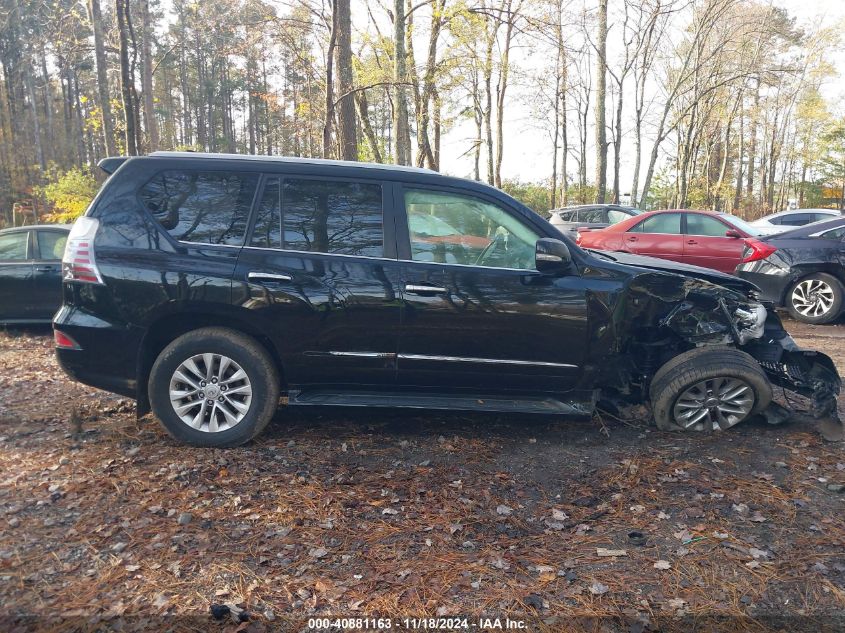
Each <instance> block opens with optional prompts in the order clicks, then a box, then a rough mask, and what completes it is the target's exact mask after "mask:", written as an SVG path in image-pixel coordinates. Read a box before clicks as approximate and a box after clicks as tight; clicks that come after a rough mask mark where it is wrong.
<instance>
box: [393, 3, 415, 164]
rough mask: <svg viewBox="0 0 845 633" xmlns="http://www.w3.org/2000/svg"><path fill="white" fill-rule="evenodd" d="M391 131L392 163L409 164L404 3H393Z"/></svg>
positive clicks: (409, 143) (409, 146) (409, 139)
mask: <svg viewBox="0 0 845 633" xmlns="http://www.w3.org/2000/svg"><path fill="white" fill-rule="evenodd" d="M393 10H394V15H393V50H394V53H393V56H394V59H393V84H394V86H393V89H394V95H393V129H394V130H395V132H394V133H395V135H396V142H395V143H394V146H393V162H394V163H396V164H397V165H410V164H411V130H410V123H409V121H408V92H407V89H406V87H405V83H406V81H407V77H408V73H407V71H406V68H405V63H406V59H405V3H404V2H403V0H394V2H393Z"/></svg>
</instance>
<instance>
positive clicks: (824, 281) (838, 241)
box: [736, 217, 845, 323]
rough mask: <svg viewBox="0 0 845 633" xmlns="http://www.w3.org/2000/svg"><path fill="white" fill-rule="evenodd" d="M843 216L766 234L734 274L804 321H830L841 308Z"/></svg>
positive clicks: (844, 296) (844, 288) (844, 295)
mask: <svg viewBox="0 0 845 633" xmlns="http://www.w3.org/2000/svg"><path fill="white" fill-rule="evenodd" d="M843 239H845V217H837V218H835V219H833V220H827V221H826V222H817V223H815V224H808V225H807V226H803V227H799V228H796V229H793V230H791V231H787V232H785V233H779V234H778V235H772V236H769V237H765V238H763V240H762V243H763V244H764V248H763V249H758V250H756V251H749V252H747V253H745V254H744V255H743V263H741V264H740V265H739V266H738V267H737V269H736V274H737V275H739V276H740V277H742V278H743V279H747V280H748V281H751V282H753V283H755V284H756V285H757V286H758V287H759V288H760V290H761V291H762V293H763V295H762V296H763V298H764V299H766V300H768V301H772V302H774V303H775V305H777V306H781V307H785V308H786V309H787V310H789V313H790V314H791V315H792V317H793V318H795V319H797V320H799V321H803V322H804V323H830V322H831V321H835V320H836V319H837V318H839V316H840V315H841V314H842V312H843V308H845V241H843Z"/></svg>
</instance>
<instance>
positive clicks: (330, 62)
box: [323, 0, 338, 158]
mask: <svg viewBox="0 0 845 633" xmlns="http://www.w3.org/2000/svg"><path fill="white" fill-rule="evenodd" d="M337 3H338V0H332V25H331V33H330V34H329V48H328V50H327V51H326V114H325V116H326V118H325V119H324V120H323V158H331V156H332V154H333V153H334V152H333V151H332V128H333V127H334V49H335V47H336V46H337V22H338V14H337Z"/></svg>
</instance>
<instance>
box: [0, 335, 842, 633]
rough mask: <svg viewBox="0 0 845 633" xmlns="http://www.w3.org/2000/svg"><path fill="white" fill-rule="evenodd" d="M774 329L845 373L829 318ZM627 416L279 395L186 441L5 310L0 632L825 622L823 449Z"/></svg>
mask: <svg viewBox="0 0 845 633" xmlns="http://www.w3.org/2000/svg"><path fill="white" fill-rule="evenodd" d="M787 328H788V329H790V330H791V331H792V332H793V335H794V336H795V337H796V339H797V340H798V341H799V343H801V344H802V345H804V346H806V347H814V348H817V349H821V350H823V351H825V352H826V353H828V354H830V355H831V356H832V357H833V358H834V360H835V361H836V362H837V364H838V366H839V367H840V368H841V370H845V327H843V326H841V325H834V326H816V327H812V326H799V324H796V323H795V322H789V321H788V322H787ZM843 404H845V398H841V399H840V415H843V417H845V412H844V411H843V408H845V407H843ZM640 417H642V418H643V419H642V420H636V419H633V420H625V421H621V420H616V419H612V418H609V417H607V416H606V417H605V418H604V419H603V420H599V419H598V418H596V419H595V420H593V421H592V422H584V421H570V420H560V419H549V418H543V417H521V416H491V415H467V414H458V413H456V414H439V413H438V414H423V413H419V412H412V413H408V412H403V411H393V410H382V411H368V410H367V411H360V410H346V409H331V410H327V409H321V410H317V409H314V410H308V409H299V410H296V409H288V410H283V411H280V412H279V414H278V415H277V419H276V420H275V421H274V423H273V424H272V425H271V427H270V428H269V429H268V432H267V433H265V435H264V436H262V437H261V438H260V439H259V440H258V441H257V442H255V443H253V444H250V445H248V446H246V447H242V448H238V449H230V450H225V451H224V450H199V449H192V448H187V447H183V446H179V445H177V444H176V443H175V442H173V441H172V440H171V439H170V438H169V437H168V436H167V435H166V434H165V433H164V432H163V431H162V430H160V428H159V427H158V425H157V424H156V423H155V422H154V420H152V419H150V418H147V419H146V420H144V421H143V422H142V423H141V424H140V425H139V424H137V423H136V421H135V417H134V408H133V405H132V403H130V402H128V401H126V400H124V399H121V398H118V397H115V396H112V395H109V394H105V393H103V392H99V391H96V390H93V389H91V388H88V387H84V386H81V385H78V384H76V383H72V382H70V381H69V380H67V379H66V378H65V377H64V375H63V374H62V372H61V370H60V369H59V368H58V366H57V365H56V363H55V361H54V358H53V354H52V344H51V340H50V332H49V330H46V329H24V330H9V331H7V332H6V333H5V334H0V602H1V603H2V604H3V605H4V611H5V613H6V615H5V617H6V618H11V619H10V620H7V621H6V623H5V624H3V625H0V628H4V629H5V628H7V625H8V627H9V628H12V629H14V627H15V626H16V625H17V626H20V627H22V628H26V629H32V628H39V627H40V628H43V629H45V630H47V629H50V630H55V629H56V628H65V629H68V630H70V629H74V630H76V629H82V628H86V627H89V626H90V627H94V628H96V626H100V625H97V624H96V623H97V622H106V623H107V624H108V626H117V625H120V626H122V627H123V628H124V629H127V630H129V629H131V628H132V627H134V628H139V629H140V628H152V627H158V626H160V625H161V623H162V621H163V620H161V618H162V616H165V615H167V616H173V618H174V619H170V620H168V622H170V624H172V625H174V626H176V627H177V628H180V627H181V628H185V629H186V630H187V629H190V630H205V629H207V628H209V627H211V626H214V627H215V628H218V627H224V628H228V629H229V630H233V629H235V628H236V626H237V625H236V624H234V623H233V622H232V619H231V618H230V616H226V619H224V620H223V622H224V624H220V625H214V624H213V622H214V621H213V619H212V616H211V615H210V613H209V609H210V607H211V606H212V605H214V604H223V603H230V604H238V605H240V606H241V607H242V608H245V609H246V610H247V611H248V612H249V615H250V617H251V622H249V623H243V624H241V625H240V629H241V630H244V629H246V630H251V631H261V630H268V629H272V628H277V627H280V628H281V629H283V630H288V629H287V628H285V627H294V624H293V622H294V621H295V622H298V623H300V624H298V625H297V627H296V628H295V630H303V629H302V628H301V626H302V625H301V623H302V622H305V621H306V620H307V618H308V617H312V616H314V615H319V616H323V615H331V616H341V617H364V616H367V615H369V616H373V615H381V616H392V617H394V618H399V617H401V616H415V617H421V616H452V615H459V614H462V615H465V616H473V618H474V617H476V616H479V615H481V614H487V615H490V616H498V617H501V618H504V617H505V616H506V615H509V616H510V617H512V618H525V621H526V623H527V625H528V626H529V627H530V628H531V629H532V630H553V631H560V630H569V628H570V627H576V625H577V626H582V625H583V628H584V630H594V628H590V627H595V626H596V625H597V622H596V621H595V620H590V619H589V618H590V617H594V616H602V617H611V618H617V619H615V620H608V621H607V622H606V623H605V627H606V628H605V629H602V630H624V631H642V630H653V629H654V628H656V627H658V626H660V627H661V629H660V630H668V629H669V628H671V627H672V626H678V627H680V628H679V629H678V630H691V628H690V627H689V624H688V622H689V620H687V621H686V623H682V622H681V621H679V620H678V619H677V618H679V617H683V616H686V617H687V618H690V617H695V618H708V617H710V618H712V617H723V618H724V620H719V621H718V623H717V626H725V627H727V626H730V627H736V628H737V629H741V630H768V629H769V628H771V627H774V628H775V629H777V628H778V627H780V628H783V629H785V630H805V629H806V630H813V631H824V630H831V631H833V630H839V631H841V630H843V628H845V516H843V512H842V510H843V507H844V506H845V504H843V500H845V493H843V492H841V491H840V490H841V487H842V484H845V454H843V446H842V445H841V444H828V443H825V442H824V441H823V440H822V439H821V437H820V436H819V435H818V433H816V431H815V430H814V429H813V428H812V427H810V426H807V425H806V424H799V423H789V424H787V425H785V426H779V427H771V426H768V425H766V424H765V423H763V422H758V421H749V422H747V423H745V424H743V425H740V426H739V427H737V428H735V429H732V430H731V431H729V432H726V433H721V434H715V435H705V436H696V437H687V436H684V435H676V434H668V433H661V432H658V431H656V430H655V429H653V428H651V427H649V425H648V422H647V417H646V415H645V411H644V410H643V411H641V416H640ZM632 532H633V533H635V534H633V535H632V534H630V533H632ZM636 533H639V534H640V536H639V537H638V536H637V534H636ZM607 550H611V552H610V554H615V555H608V551H607ZM612 550H616V551H615V552H614V551H612ZM574 616H578V617H582V618H586V619H584V620H580V621H578V622H577V623H576V622H575V621H573V620H572V619H571V618H572V617H574ZM774 616H777V617H780V618H783V619H782V620H779V621H775V620H772V619H771V618H772V617H774ZM59 617H61V618H62V619H61V621H59V620H56V619H51V618H59ZM180 618H182V619H180ZM286 618H290V620H286ZM474 621H475V620H470V622H474ZM92 623H93V624H92ZM607 627H609V628H607ZM614 627H616V628H614ZM394 628H397V627H396V626H394ZM406 628H407V627H406ZM92 630H93V629H92ZM306 630H307V629H306ZM579 630H580V629H579ZM595 630H597V629H595ZM701 630H709V629H701ZM718 630H727V629H722V628H719V629H718ZM730 630H735V629H734V628H731V629H730Z"/></svg>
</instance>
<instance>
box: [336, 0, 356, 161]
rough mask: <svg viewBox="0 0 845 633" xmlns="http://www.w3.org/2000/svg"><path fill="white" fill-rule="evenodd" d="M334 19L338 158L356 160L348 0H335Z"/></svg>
mask: <svg viewBox="0 0 845 633" xmlns="http://www.w3.org/2000/svg"><path fill="white" fill-rule="evenodd" d="M335 11H336V12H337V19H336V20H335V21H334V24H335V27H336V28H337V49H336V52H337V78H338V92H339V93H340V97H339V100H338V117H337V123H338V128H339V129H338V132H339V136H340V158H341V159H342V160H358V124H357V121H356V120H355V95H354V93H353V92H352V90H353V75H352V16H351V13H350V8H349V0H335Z"/></svg>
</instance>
